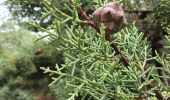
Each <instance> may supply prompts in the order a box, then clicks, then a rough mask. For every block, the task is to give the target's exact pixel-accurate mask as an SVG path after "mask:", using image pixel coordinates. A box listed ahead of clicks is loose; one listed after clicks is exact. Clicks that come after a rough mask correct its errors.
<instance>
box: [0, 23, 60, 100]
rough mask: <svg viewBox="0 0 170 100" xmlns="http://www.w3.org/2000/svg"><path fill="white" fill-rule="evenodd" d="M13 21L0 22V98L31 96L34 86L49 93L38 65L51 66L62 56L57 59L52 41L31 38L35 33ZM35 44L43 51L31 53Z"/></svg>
mask: <svg viewBox="0 0 170 100" xmlns="http://www.w3.org/2000/svg"><path fill="white" fill-rule="evenodd" d="M15 24H16V23H12V22H7V23H4V24H3V25H2V26H0V42H1V44H0V100H11V98H12V99H15V100H34V99H35V96H36V95H35V94H34V92H36V91H38V90H39V91H42V93H43V92H46V93H50V91H49V88H48V86H47V84H48V80H47V76H46V79H43V77H45V75H43V74H42V72H41V71H40V67H41V66H55V63H56V62H58V63H59V64H60V63H61V62H62V59H60V60H58V59H59V57H60V56H59V54H58V53H57V51H56V50H55V49H54V48H52V44H47V43H45V41H43V40H42V41H38V42H35V40H36V39H37V38H38V37H37V36H36V35H35V33H34V35H33V33H31V32H30V31H28V30H24V29H23V28H18V27H17V25H16V27H14V26H15ZM37 48H42V50H43V52H41V53H40V54H38V55H37V54H35V51H36V50H37ZM60 58H61V57H60ZM44 59H45V60H44ZM35 79H36V80H35ZM44 85H45V86H44ZM37 95H38V94H37Z"/></svg>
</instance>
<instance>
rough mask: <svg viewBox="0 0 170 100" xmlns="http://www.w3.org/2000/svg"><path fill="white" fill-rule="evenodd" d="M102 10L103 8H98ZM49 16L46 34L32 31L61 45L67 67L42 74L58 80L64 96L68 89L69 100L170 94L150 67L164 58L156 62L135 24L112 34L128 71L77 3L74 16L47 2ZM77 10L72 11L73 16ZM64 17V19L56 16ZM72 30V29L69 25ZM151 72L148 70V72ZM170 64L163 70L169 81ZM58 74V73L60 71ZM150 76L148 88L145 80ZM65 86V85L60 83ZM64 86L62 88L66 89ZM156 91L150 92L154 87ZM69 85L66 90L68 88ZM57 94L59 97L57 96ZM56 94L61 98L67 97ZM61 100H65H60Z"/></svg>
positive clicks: (58, 47)
mask: <svg viewBox="0 0 170 100" xmlns="http://www.w3.org/2000/svg"><path fill="white" fill-rule="evenodd" d="M98 4H102V2H98ZM44 5H45V6H46V9H47V10H46V11H47V12H46V13H47V14H49V12H54V11H55V12H54V13H51V15H53V16H54V17H55V18H56V20H55V21H53V24H52V25H49V27H48V28H47V29H45V28H43V27H41V26H40V25H39V24H37V23H32V25H34V26H36V27H38V28H39V29H40V30H42V31H44V32H46V33H48V37H49V40H50V41H59V44H58V45H57V47H56V48H57V49H58V50H59V51H62V52H63V56H64V64H62V66H61V67H60V66H56V69H55V70H51V69H50V68H42V69H43V70H44V72H45V73H50V75H53V82H52V83H51V84H50V86H52V87H53V88H55V86H58V87H56V88H57V90H60V86H61V85H62V86H61V87H64V90H63V91H65V93H67V94H64V95H66V96H65V97H67V96H68V98H67V99H68V100H75V99H76V98H81V99H82V100H87V99H89V100H93V99H96V100H100V99H104V100H108V99H118V100H119V99H120V100H130V99H138V98H140V97H142V96H143V95H146V94H150V95H155V93H154V91H157V90H158V91H160V92H162V91H165V92H168V87H166V86H165V85H164V84H163V83H162V82H161V80H160V77H159V75H158V74H157V69H158V68H157V67H155V66H154V65H152V64H149V65H148V63H147V62H148V61H150V60H156V61H158V62H160V63H161V64H162V63H163V62H164V60H163V58H162V57H160V56H159V55H157V56H156V57H152V54H151V49H150V45H149V43H148V41H147V39H145V38H144V37H143V33H139V32H138V29H137V28H136V27H135V25H134V24H132V23H131V24H130V25H129V26H128V27H126V28H124V29H123V30H122V31H120V32H118V33H116V34H113V41H112V42H114V43H116V45H117V46H118V47H119V48H120V51H121V52H122V54H123V55H124V56H125V58H126V59H127V60H128V63H129V68H126V67H125V66H124V65H123V64H122V62H121V61H120V59H119V56H115V51H114V50H113V48H112V47H111V46H110V43H109V42H108V41H106V39H105V31H104V28H103V27H102V28H101V29H100V32H101V33H100V34H99V33H97V32H96V31H95V30H94V29H92V28H91V27H89V26H85V25H82V24H87V22H86V21H82V20H81V18H80V17H79V16H78V13H77V11H76V10H75V9H77V7H78V6H79V3H78V2H77V1H75V2H73V6H72V7H70V8H68V9H69V11H70V13H71V14H67V13H64V12H62V11H61V10H59V9H58V8H57V7H55V6H54V5H53V4H52V3H51V2H49V1H46V0H45V1H44ZM72 9H73V10H72ZM56 13H58V14H60V16H61V17H60V18H59V17H58V15H57V14H56ZM70 24H71V25H70ZM146 66H149V67H148V68H147V69H146V68H145V67H146ZM168 69H169V64H168V65H167V66H166V67H163V68H161V70H162V71H163V72H165V73H166V75H165V77H166V78H167V79H169V70H168ZM56 70H57V71H56ZM145 74H146V75H147V77H146V80H145V82H142V81H141V79H142V77H143V75H145ZM61 81H62V82H61ZM61 83H63V84H61ZM152 83H155V84H156V86H155V87H154V88H152V89H148V88H147V86H148V85H149V84H152ZM63 85H64V86H63ZM57 90H56V91H57ZM62 93H63V92H61V94H58V92H57V93H56V94H58V95H62ZM61 100H62V99H61Z"/></svg>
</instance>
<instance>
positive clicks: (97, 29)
mask: <svg viewBox="0 0 170 100" xmlns="http://www.w3.org/2000/svg"><path fill="white" fill-rule="evenodd" d="M69 1H70V3H72V0H69ZM78 11H79V13H80V14H81V16H82V17H83V18H84V19H86V21H88V25H90V26H91V27H93V28H94V29H95V30H96V31H97V32H98V33H100V29H99V28H98V27H96V26H95V25H94V22H93V20H91V19H90V18H89V17H88V16H87V14H86V13H85V12H84V11H83V10H82V8H81V7H78ZM126 12H127V11H126ZM133 12H137V11H133ZM150 12H152V11H149V13H150ZM106 40H107V41H109V42H110V46H111V47H112V48H113V49H114V50H115V52H116V54H117V55H119V56H120V58H119V59H120V61H121V62H122V63H123V65H124V66H125V67H126V68H127V69H128V67H129V63H128V61H127V59H126V58H125V57H124V56H123V55H122V53H121V51H120V50H119V49H118V47H117V46H116V45H115V44H114V43H113V42H112V34H110V32H107V30H106ZM111 42H112V43H111ZM141 80H142V81H143V82H145V81H146V80H147V78H146V75H143V76H142V79H141ZM153 87H154V86H153V84H149V85H148V88H149V89H151V88H153ZM154 93H155V94H156V97H157V99H158V100H163V96H162V94H161V93H160V92H159V91H158V90H155V91H154Z"/></svg>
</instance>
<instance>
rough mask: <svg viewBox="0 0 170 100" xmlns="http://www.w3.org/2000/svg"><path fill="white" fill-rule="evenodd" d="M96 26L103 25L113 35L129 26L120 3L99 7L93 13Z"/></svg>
mask: <svg viewBox="0 0 170 100" xmlns="http://www.w3.org/2000/svg"><path fill="white" fill-rule="evenodd" d="M93 20H94V24H95V25H96V26H97V27H100V25H101V24H102V23H103V25H104V27H105V29H106V30H109V31H110V32H112V33H116V32H118V31H120V30H121V29H122V28H123V27H125V26H126V25H127V21H126V18H125V15H124V11H123V9H122V8H121V6H120V4H119V3H116V2H111V3H108V4H106V5H104V6H103V7H99V8H98V9H96V10H95V11H94V13H93Z"/></svg>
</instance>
